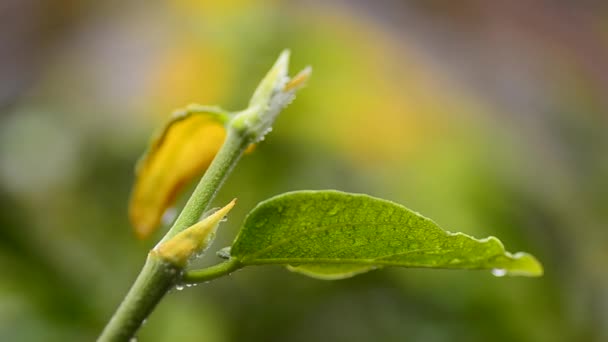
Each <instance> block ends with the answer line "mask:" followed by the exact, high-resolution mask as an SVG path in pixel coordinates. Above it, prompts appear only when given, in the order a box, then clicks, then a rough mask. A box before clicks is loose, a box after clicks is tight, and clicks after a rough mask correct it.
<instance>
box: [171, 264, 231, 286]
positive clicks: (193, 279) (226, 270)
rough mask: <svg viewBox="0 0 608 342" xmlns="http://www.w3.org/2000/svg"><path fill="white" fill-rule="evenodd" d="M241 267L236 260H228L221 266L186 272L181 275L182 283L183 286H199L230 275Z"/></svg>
mask: <svg viewBox="0 0 608 342" xmlns="http://www.w3.org/2000/svg"><path fill="white" fill-rule="evenodd" d="M241 267H243V265H242V264H241V263H240V262H239V261H238V260H237V259H230V260H228V261H225V262H223V263H221V264H217V265H214V266H211V267H207V268H203V269H201V270H193V271H188V272H186V273H184V274H183V275H182V279H181V281H182V283H184V284H199V283H204V282H207V281H209V280H213V279H215V278H219V277H221V276H224V275H227V274H230V273H232V272H234V271H236V270H238V269H239V268H241Z"/></svg>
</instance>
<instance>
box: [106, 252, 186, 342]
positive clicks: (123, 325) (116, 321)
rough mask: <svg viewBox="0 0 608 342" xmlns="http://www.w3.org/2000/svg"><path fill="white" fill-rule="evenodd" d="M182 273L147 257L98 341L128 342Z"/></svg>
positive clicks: (167, 264) (171, 266) (153, 258)
mask: <svg viewBox="0 0 608 342" xmlns="http://www.w3.org/2000/svg"><path fill="white" fill-rule="evenodd" d="M180 273H181V270H180V269H178V268H176V267H175V266H173V265H171V264H169V263H166V262H164V261H162V260H160V259H159V258H156V257H152V256H148V258H147V259H146V263H145V264H144V267H143V269H142V270H141V272H140V273H139V276H138V277H137V280H135V283H133V286H132V287H131V289H130V290H129V293H127V296H126V297H125V299H123V301H122V303H121V304H120V306H119V307H118V309H117V310H116V313H114V315H113V316H112V319H111V320H110V322H109V323H108V325H106V327H105V329H104V330H103V332H102V333H101V336H99V339H98V341H129V339H131V338H132V337H133V336H134V335H135V332H136V331H137V330H138V329H139V327H140V326H141V325H142V323H143V322H144V320H145V319H146V318H147V317H148V315H149V314H150V313H151V312H152V310H153V309H154V307H155V306H156V304H158V302H159V301H160V300H161V299H162V298H163V296H164V295H165V294H166V293H167V291H169V290H170V289H171V288H172V287H173V285H174V284H175V282H176V281H177V279H178V278H179V277H180Z"/></svg>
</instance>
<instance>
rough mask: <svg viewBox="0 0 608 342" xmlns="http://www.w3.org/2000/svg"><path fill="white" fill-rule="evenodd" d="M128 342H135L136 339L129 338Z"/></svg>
mask: <svg viewBox="0 0 608 342" xmlns="http://www.w3.org/2000/svg"><path fill="white" fill-rule="evenodd" d="M129 342H137V337H131V338H130V339H129Z"/></svg>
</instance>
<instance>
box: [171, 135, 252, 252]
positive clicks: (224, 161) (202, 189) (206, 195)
mask: <svg viewBox="0 0 608 342" xmlns="http://www.w3.org/2000/svg"><path fill="white" fill-rule="evenodd" d="M249 144H250V139H248V138H246V137H244V135H243V134H242V133H240V132H237V131H236V130H234V129H228V135H227V137H226V141H224V145H223V146H222V148H221V149H220V151H219V152H218V154H217V156H216V157H215V159H214V160H213V162H212V163H211V165H210V166H209V169H207V172H205V175H204V176H203V178H202V179H201V181H200V182H199V183H198V185H197V186H196V188H195V189H194V192H192V195H191V196H190V199H189V200H188V203H186V206H184V209H183V210H182V212H181V214H180V215H179V217H178V218H177V220H175V223H174V224H173V227H171V229H169V231H168V232H167V234H166V235H165V236H164V237H163V239H162V240H161V243H162V242H165V241H167V240H169V239H170V238H172V237H173V236H175V234H177V233H179V232H181V231H182V230H184V229H186V228H188V227H190V226H192V225H193V224H195V223H197V222H198V221H199V220H200V219H201V215H202V214H203V213H204V212H205V211H207V210H208V209H209V205H210V204H211V201H212V200H213V198H214V197H215V194H216V193H217V191H218V190H219V188H220V187H221V186H222V184H223V183H224V180H226V178H227V177H228V175H229V174H230V172H231V171H232V169H233V168H234V166H235V165H236V163H237V162H238V161H239V159H240V158H241V155H242V154H243V152H244V151H245V149H246V148H247V146H249Z"/></svg>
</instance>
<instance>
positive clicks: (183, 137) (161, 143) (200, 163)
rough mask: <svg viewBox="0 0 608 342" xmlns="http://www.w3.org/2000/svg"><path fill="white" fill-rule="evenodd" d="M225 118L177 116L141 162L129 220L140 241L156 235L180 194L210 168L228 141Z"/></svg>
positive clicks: (199, 114)
mask: <svg viewBox="0 0 608 342" xmlns="http://www.w3.org/2000/svg"><path fill="white" fill-rule="evenodd" d="M223 120H224V116H223V115H222V114H221V113H219V111H218V112H214V111H213V110H210V111H207V112H205V111H196V110H195V112H192V111H190V112H185V113H181V114H176V115H174V117H173V118H172V119H171V120H170V121H169V123H168V124H167V125H166V126H165V128H164V130H163V132H162V133H161V134H160V135H159V136H158V137H157V138H156V139H154V140H153V141H152V144H151V146H150V148H149V150H148V152H147V153H146V154H145V155H144V157H143V158H142V159H141V160H140V161H139V162H138V164H137V167H136V171H135V173H136V180H135V185H134V188H133V191H132V194H131V201H130V204H129V218H130V220H131V224H132V225H133V226H134V228H135V233H136V235H137V236H138V237H139V238H146V237H148V236H149V235H150V234H151V233H153V232H154V230H155V229H156V227H157V226H158V224H159V223H160V220H161V218H162V216H163V214H164V212H165V211H166V210H167V208H169V206H171V205H172V204H173V202H174V201H175V199H176V197H177V195H178V194H179V192H180V190H182V189H183V187H184V186H185V185H186V184H187V183H188V182H189V181H191V180H192V179H193V178H195V177H198V176H200V175H201V174H202V173H203V172H204V171H205V170H206V169H207V167H208V166H209V164H211V161H213V158H214V157H215V155H216V154H217V152H218V151H219V149H220V147H221V146H222V143H223V142H224V139H225V137H226V130H225V128H224V125H223Z"/></svg>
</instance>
